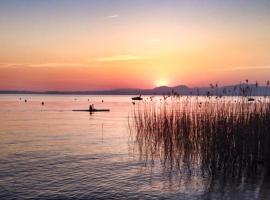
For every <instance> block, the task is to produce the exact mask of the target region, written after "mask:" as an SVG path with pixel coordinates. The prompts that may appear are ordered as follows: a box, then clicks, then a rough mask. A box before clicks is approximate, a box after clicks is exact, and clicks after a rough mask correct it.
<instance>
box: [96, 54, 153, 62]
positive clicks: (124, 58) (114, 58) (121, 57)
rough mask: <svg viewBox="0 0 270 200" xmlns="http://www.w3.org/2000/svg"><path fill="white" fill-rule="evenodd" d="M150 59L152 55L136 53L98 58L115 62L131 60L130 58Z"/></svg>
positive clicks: (100, 60)
mask: <svg viewBox="0 0 270 200" xmlns="http://www.w3.org/2000/svg"><path fill="white" fill-rule="evenodd" d="M145 59H150V57H142V56H134V55H115V56H109V57H99V58H96V59H95V61H97V62H114V61H129V60H145Z"/></svg>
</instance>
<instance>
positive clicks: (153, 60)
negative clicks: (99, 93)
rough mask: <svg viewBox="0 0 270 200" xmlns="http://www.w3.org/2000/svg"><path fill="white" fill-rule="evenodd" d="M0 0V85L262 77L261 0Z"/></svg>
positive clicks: (269, 57) (69, 86) (264, 19)
mask: <svg viewBox="0 0 270 200" xmlns="http://www.w3.org/2000/svg"><path fill="white" fill-rule="evenodd" d="M0 4H2V5H1V6H0V19H1V21H0V23H1V27H2V28H1V31H0V44H1V46H0V90H42V91H44V90H100V89H112V88H126V87H135V88H152V87H155V86H159V85H164V84H166V85H170V86H175V85H178V84H186V85H188V86H205V85H208V84H209V83H212V82H218V83H220V84H232V83H238V82H240V81H243V80H245V79H247V78H248V79H250V80H251V81H254V82H255V81H256V80H258V81H259V82H261V83H265V82H266V81H267V80H268V79H270V54H269V52H270V14H269V12H267V10H269V8H270V4H269V3H267V1H262V2H261V3H254V2H252V1H245V3H241V2H240V1H239V2H238V3H234V2H233V1H228V3H217V2H214V1H205V3H202V2H201V1H183V2H181V3H180V2H179V1H168V2H163V1H151V0H149V1H147V2H146V1H137V2H136V3H135V2H129V1H123V0H116V1H115V3H114V4H108V3H106V1H105V0H101V1H91V2H85V1H77V2H76V3H75V2H69V1H68V3H67V2H66V1H57V2H56V1H55V2H54V1H49V2H38V3H37V2H36V1H31V0H29V1H23V2H21V1H13V2H10V3H8V1H7V2H5V3H0Z"/></svg>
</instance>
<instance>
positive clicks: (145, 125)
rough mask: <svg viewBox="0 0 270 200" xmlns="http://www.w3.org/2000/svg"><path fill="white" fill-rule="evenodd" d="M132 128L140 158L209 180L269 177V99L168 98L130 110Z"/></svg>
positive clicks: (145, 103)
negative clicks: (251, 100) (217, 178)
mask: <svg viewBox="0 0 270 200" xmlns="http://www.w3.org/2000/svg"><path fill="white" fill-rule="evenodd" d="M130 129H131V130H132V133H133V134H135V138H136V139H135V143H136V145H137V147H138V150H139V153H140V156H141V159H142V160H144V161H146V162H148V161H151V162H150V163H151V164H155V163H156V162H157V161H158V162H160V163H161V164H162V166H163V167H164V169H166V170H177V171H178V172H180V173H181V171H185V172H188V173H198V174H200V175H201V176H205V177H208V178H210V179H211V178H215V177H220V178H230V179H231V180H235V179H237V180H241V178H243V177H244V178H252V177H254V176H260V175H262V174H263V175H268V174H269V172H270V100H269V98H268V97H257V98H256V99H255V101H253V102H249V101H248V99H247V98H246V97H215V96H212V97H180V96H178V97H170V98H166V99H165V98H164V100H162V101H151V102H142V103H139V104H137V105H136V106H134V111H133V114H132V117H131V118H130Z"/></svg>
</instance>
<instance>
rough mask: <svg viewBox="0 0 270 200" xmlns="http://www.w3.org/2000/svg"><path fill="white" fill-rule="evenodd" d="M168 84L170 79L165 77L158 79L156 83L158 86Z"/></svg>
mask: <svg viewBox="0 0 270 200" xmlns="http://www.w3.org/2000/svg"><path fill="white" fill-rule="evenodd" d="M168 84H169V83H168V81H167V80H165V79H160V80H157V81H156V83H155V85H156V86H157V87H160V86H168Z"/></svg>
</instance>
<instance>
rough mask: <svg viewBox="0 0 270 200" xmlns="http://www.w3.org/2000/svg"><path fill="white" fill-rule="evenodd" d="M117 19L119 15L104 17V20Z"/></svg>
mask: <svg viewBox="0 0 270 200" xmlns="http://www.w3.org/2000/svg"><path fill="white" fill-rule="evenodd" d="M117 17H119V15H118V14H114V15H108V16H106V18H107V19H113V18H117Z"/></svg>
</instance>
